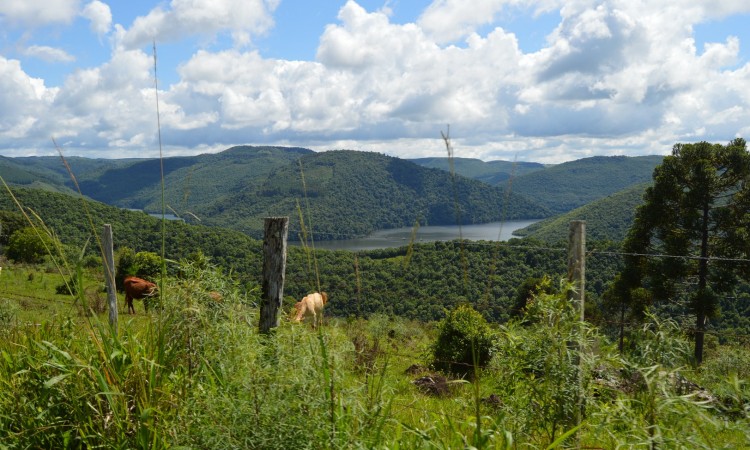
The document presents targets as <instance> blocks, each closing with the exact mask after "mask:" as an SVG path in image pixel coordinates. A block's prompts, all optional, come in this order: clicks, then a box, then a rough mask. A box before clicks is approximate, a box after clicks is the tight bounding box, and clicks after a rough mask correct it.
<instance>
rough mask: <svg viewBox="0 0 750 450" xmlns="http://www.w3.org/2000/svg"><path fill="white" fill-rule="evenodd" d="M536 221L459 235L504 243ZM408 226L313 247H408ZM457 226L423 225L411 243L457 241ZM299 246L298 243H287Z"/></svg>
mask: <svg viewBox="0 0 750 450" xmlns="http://www.w3.org/2000/svg"><path fill="white" fill-rule="evenodd" d="M535 222H538V220H515V221H507V222H491V223H484V224H480V225H463V226H462V227H461V235H462V236H463V238H464V239H468V240H470V241H482V240H483V241H507V240H508V239H510V238H511V237H513V236H512V233H513V232H514V231H515V230H518V229H520V228H524V227H527V226H529V225H531V224H532V223H535ZM412 230H413V229H412V227H405V228H393V229H390V230H379V231H376V232H374V233H372V234H370V235H369V236H365V237H363V238H358V239H344V240H339V241H316V242H315V248H317V249H325V250H350V251H359V250H375V249H381V248H392V247H402V246H404V245H408V244H409V240H410V239H411V234H412ZM458 237H459V236H458V226H456V225H450V226H448V225H446V226H423V227H419V230H417V236H416V240H415V242H434V241H452V240H454V239H458ZM290 244H292V245H300V244H299V242H291V241H290Z"/></svg>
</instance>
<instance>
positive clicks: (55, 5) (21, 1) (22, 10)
mask: <svg viewBox="0 0 750 450" xmlns="http://www.w3.org/2000/svg"><path fill="white" fill-rule="evenodd" d="M79 4H80V0H3V1H2V2H0V17H1V18H3V19H4V21H7V22H8V23H10V24H13V25H25V26H32V27H37V26H42V25H47V24H53V23H70V22H72V21H73V19H75V17H76V15H77V14H78V5H79Z"/></svg>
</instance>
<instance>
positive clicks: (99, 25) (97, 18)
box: [81, 0, 112, 35]
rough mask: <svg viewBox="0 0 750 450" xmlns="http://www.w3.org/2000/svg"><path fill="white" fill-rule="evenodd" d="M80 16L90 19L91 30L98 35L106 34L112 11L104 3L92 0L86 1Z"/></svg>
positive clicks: (110, 23) (110, 22)
mask: <svg viewBox="0 0 750 450" xmlns="http://www.w3.org/2000/svg"><path fill="white" fill-rule="evenodd" d="M81 16H83V17H85V18H86V19H88V20H89V21H91V31H93V32H94V33H96V34H98V35H103V34H107V33H108V32H109V30H110V28H111V26H112V12H111V11H110V9H109V6H108V5H107V4H106V3H102V2H100V1H99V0H94V1H92V2H90V3H87V4H86V6H85V7H84V8H83V11H81Z"/></svg>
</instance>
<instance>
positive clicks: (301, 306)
mask: <svg viewBox="0 0 750 450" xmlns="http://www.w3.org/2000/svg"><path fill="white" fill-rule="evenodd" d="M326 303H328V294H326V293H325V292H320V293H318V292H313V293H312V294H310V295H308V296H307V297H305V298H303V299H302V300H300V301H298V302H297V303H295V304H294V309H295V310H296V311H297V313H296V315H295V317H294V319H292V322H295V323H300V322H301V321H302V320H303V319H304V318H305V317H307V316H311V317H312V319H313V320H312V327H313V329H314V328H315V327H316V325H318V324H320V325H323V307H324V306H325V304H326Z"/></svg>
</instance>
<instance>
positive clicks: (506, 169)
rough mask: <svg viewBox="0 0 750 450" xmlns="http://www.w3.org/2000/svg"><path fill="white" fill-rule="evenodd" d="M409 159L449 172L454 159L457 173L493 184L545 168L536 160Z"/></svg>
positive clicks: (454, 168)
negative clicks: (535, 161)
mask: <svg viewBox="0 0 750 450" xmlns="http://www.w3.org/2000/svg"><path fill="white" fill-rule="evenodd" d="M409 161H412V162H414V163H417V164H419V165H420V166H423V167H429V168H431V169H441V170H445V171H447V172H450V170H451V161H452V164H453V170H454V171H455V172H456V173H457V174H459V175H463V176H465V177H467V178H474V179H475V180H479V181H483V182H485V183H487V184H492V185H499V184H501V183H504V182H506V181H508V180H509V179H511V178H515V177H518V176H521V175H524V174H527V173H531V172H536V171H538V170H542V169H544V168H545V166H544V165H543V164H539V163H534V162H523V161H518V162H512V161H482V160H481V159H473V158H447V157H443V158H416V159H410V160H409Z"/></svg>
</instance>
